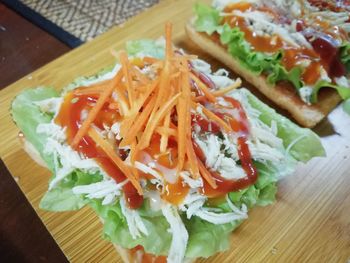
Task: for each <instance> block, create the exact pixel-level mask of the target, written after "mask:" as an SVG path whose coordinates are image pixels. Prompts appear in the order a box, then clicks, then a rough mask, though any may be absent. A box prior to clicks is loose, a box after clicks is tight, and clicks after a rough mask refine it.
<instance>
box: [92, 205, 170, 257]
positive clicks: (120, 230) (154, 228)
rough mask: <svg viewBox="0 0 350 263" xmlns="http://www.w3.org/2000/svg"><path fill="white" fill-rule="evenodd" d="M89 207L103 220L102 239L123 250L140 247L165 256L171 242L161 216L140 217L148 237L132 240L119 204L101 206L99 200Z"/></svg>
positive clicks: (164, 220)
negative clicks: (123, 248) (119, 246)
mask: <svg viewBox="0 0 350 263" xmlns="http://www.w3.org/2000/svg"><path fill="white" fill-rule="evenodd" d="M90 205H91V206H92V208H93V209H94V210H95V212H96V213H97V214H98V215H99V216H100V218H102V219H103V222H104V226H103V234H104V237H105V238H106V239H107V240H109V241H111V242H113V243H116V244H119V245H121V246H122V247H125V248H133V247H135V246H137V245H142V246H143V247H144V249H145V250H146V251H147V252H149V253H152V254H156V255H166V254H167V252H168V250H169V247H170V243H171V240H172V235H171V233H169V232H168V229H169V227H170V226H169V224H168V222H167V221H166V219H165V217H164V216H163V215H159V216H153V217H146V216H141V217H142V219H143V223H144V224H145V226H146V229H147V231H148V233H149V234H148V236H144V235H142V236H141V237H139V238H136V239H133V238H132V236H131V234H130V232H129V228H128V225H127V222H126V219H125V217H124V215H123V214H122V212H121V208H120V205H119V202H117V203H115V204H114V205H102V204H101V201H99V200H91V202H90Z"/></svg>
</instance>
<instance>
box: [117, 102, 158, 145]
mask: <svg viewBox="0 0 350 263" xmlns="http://www.w3.org/2000/svg"><path fill="white" fill-rule="evenodd" d="M154 104H155V98H154V97H153V98H152V99H151V101H150V102H148V104H147V105H146V107H145V108H144V110H143V111H142V112H141V114H140V115H139V117H138V118H137V119H136V120H135V121H134V124H133V126H132V127H131V128H130V129H129V131H128V133H127V134H126V135H125V137H124V138H123V140H122V141H121V143H120V147H124V146H127V145H129V144H130V143H131V142H132V140H133V139H134V138H135V137H136V136H137V134H138V133H139V132H140V130H141V129H142V127H143V126H144V125H145V123H146V122H147V120H148V117H149V115H150V114H151V111H152V109H153V107H154Z"/></svg>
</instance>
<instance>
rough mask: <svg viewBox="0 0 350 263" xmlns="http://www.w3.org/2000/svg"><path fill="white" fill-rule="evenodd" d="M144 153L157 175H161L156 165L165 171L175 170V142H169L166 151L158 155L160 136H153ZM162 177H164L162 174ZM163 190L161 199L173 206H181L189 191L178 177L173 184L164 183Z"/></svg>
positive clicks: (176, 160) (176, 157)
mask: <svg viewBox="0 0 350 263" xmlns="http://www.w3.org/2000/svg"><path fill="white" fill-rule="evenodd" d="M145 152H146V153H147V154H148V155H149V156H151V158H152V159H153V162H154V163H155V164H156V167H155V168H153V169H155V170H156V171H158V172H159V173H161V174H163V173H162V171H161V169H160V168H159V166H158V165H160V166H162V167H165V168H167V169H172V170H173V171H175V170H176V168H177V163H178V155H177V144H176V141H174V140H169V142H168V151H167V152H165V153H160V136H158V135H155V136H153V138H152V143H151V145H150V146H149V147H148V148H147V149H146V150H145ZM141 158H142V157H141ZM163 176H165V175H164V174H163ZM164 188H165V189H163V191H162V192H163V193H162V194H161V198H162V199H164V200H166V201H167V202H169V203H171V204H174V205H179V204H181V203H182V201H183V200H184V199H185V197H186V195H187V194H188V191H189V187H188V186H187V185H186V184H184V183H183V181H182V179H181V178H180V177H179V178H178V179H177V180H176V182H175V183H169V182H167V183H165V185H164Z"/></svg>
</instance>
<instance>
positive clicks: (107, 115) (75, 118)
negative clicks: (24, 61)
mask: <svg viewBox="0 0 350 263" xmlns="http://www.w3.org/2000/svg"><path fill="white" fill-rule="evenodd" d="M96 100H97V99H96V98H94V97H91V96H86V95H80V96H74V93H73V92H70V93H68V94H67V95H66V97H65V98H64V101H63V104H62V106H61V109H60V112H59V114H58V116H57V117H56V119H55V121H56V123H58V124H59V125H60V126H61V127H66V134H67V140H68V143H71V142H72V140H73V138H74V136H75V134H76V133H77V132H78V129H79V127H80V125H81V115H82V112H83V111H84V110H90V109H91V108H92V107H93V104H94V103H95V102H96ZM113 114H114V115H113ZM116 115H117V113H116V111H115V110H110V109H108V107H104V108H102V110H101V114H100V115H99V118H98V120H96V121H95V123H94V124H95V125H96V126H97V127H99V128H103V127H102V126H103V123H108V124H111V118H117V116H116ZM76 150H77V151H78V152H80V153H82V154H83V155H84V156H86V157H87V158H94V159H95V161H96V162H97V163H98V164H99V165H100V166H101V168H102V169H103V170H104V171H105V172H106V173H107V174H108V175H109V176H110V177H112V178H113V179H114V180H115V181H116V182H117V183H122V182H123V181H125V180H126V176H125V175H124V174H123V173H122V172H121V171H120V170H119V168H118V167H117V166H116V165H115V164H114V163H113V162H112V161H111V160H110V159H109V157H108V156H107V155H106V154H105V153H104V152H103V151H102V150H101V149H100V148H99V147H98V146H96V144H95V142H94V141H93V140H92V139H91V138H90V137H89V136H87V135H86V136H84V137H83V139H82V140H81V141H80V143H79V145H78V147H77V149H76ZM124 157H125V156H124ZM123 192H124V196H125V200H126V202H127V204H128V206H129V207H130V208H131V209H137V208H139V207H140V206H141V205H142V203H143V197H142V196H141V195H139V194H138V192H137V190H136V188H135V187H134V186H133V185H132V184H131V183H130V182H128V183H126V184H125V185H124V186H123Z"/></svg>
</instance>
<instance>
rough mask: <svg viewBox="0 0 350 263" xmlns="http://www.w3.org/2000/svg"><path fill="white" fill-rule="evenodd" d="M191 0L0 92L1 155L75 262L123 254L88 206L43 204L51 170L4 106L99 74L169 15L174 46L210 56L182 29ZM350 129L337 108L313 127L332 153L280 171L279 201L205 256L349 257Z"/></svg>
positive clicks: (169, 4)
mask: <svg viewBox="0 0 350 263" xmlns="http://www.w3.org/2000/svg"><path fill="white" fill-rule="evenodd" d="M193 3H194V1H186V0H178V1H175V0H168V1H163V2H162V3H161V4H159V5H158V6H156V7H155V8H152V9H151V10H149V11H147V12H145V13H143V14H141V15H140V16H138V17H136V18H133V19H132V20H131V21H129V22H128V23H126V24H125V25H124V26H123V27H116V28H114V29H112V30H111V31H109V32H107V33H106V34H104V35H102V36H100V37H98V38H97V39H96V40H95V41H93V42H91V43H88V44H86V45H84V46H82V47H80V48H78V49H75V50H74V51H72V52H71V53H69V54H67V55H65V56H63V57H60V58H59V59H57V60H55V61H53V62H52V63H50V64H48V65H46V66H45V67H43V68H41V69H39V70H38V71H36V72H34V73H31V76H30V78H28V77H25V78H22V79H21V80H20V81H18V82H16V83H14V84H13V85H11V86H9V87H8V88H6V89H5V90H3V91H2V92H1V100H2V105H1V111H0V121H1V125H2V126H3V125H5V130H2V131H0V132H1V136H2V138H4V137H5V136H6V137H5V138H6V141H5V142H4V143H3V146H2V147H1V150H0V154H1V157H2V158H3V160H4V163H5V164H6V166H7V167H8V169H9V170H10V172H11V174H12V175H13V176H16V177H19V182H18V184H19V186H20V187H21V189H22V190H23V192H24V193H25V194H26V197H27V198H28V199H29V201H30V202H31V203H32V205H33V207H34V209H35V210H36V212H37V213H38V214H39V216H40V217H41V219H42V220H43V222H44V224H45V225H46V227H47V228H48V229H49V231H50V233H51V234H53V236H54V238H55V240H56V241H57V242H58V244H59V245H60V247H61V248H62V249H63V251H64V253H65V254H66V255H67V256H68V257H69V259H70V260H72V261H74V262H84V261H90V262H91V261H103V262H112V261H113V262H114V261H116V262H120V259H119V257H118V256H117V254H116V253H115V251H114V250H113V247H112V246H111V245H110V244H108V243H107V242H105V241H103V240H101V239H100V231H101V225H100V223H99V222H98V220H97V218H96V216H94V214H93V213H92V212H91V211H90V210H89V209H83V210H82V211H79V212H72V213H56V214H54V213H48V212H44V211H41V210H39V209H38V202H39V200H40V197H41V195H42V194H43V192H44V191H45V189H46V186H47V180H48V178H49V174H48V172H47V171H45V170H44V169H42V168H40V167H38V166H37V165H35V164H34V163H33V162H31V161H30V159H29V158H28V157H27V156H26V154H25V153H23V151H22V150H21V148H20V146H19V144H18V142H17V140H16V128H15V127H14V125H13V124H12V123H11V120H10V118H9V116H8V112H7V108H8V105H9V101H10V100H11V99H12V98H13V96H15V94H17V93H18V92H19V91H20V90H21V89H23V88H24V87H28V86H37V85H39V84H43V85H53V86H55V87H58V88H59V87H63V86H64V85H66V84H68V83H69V82H71V81H72V80H73V79H74V78H75V77H77V76H80V75H89V74H93V73H95V72H96V71H97V70H98V69H100V68H103V67H105V66H107V65H109V64H111V63H113V57H112V56H110V55H109V50H110V48H114V49H121V48H122V47H123V46H124V42H125V41H126V40H129V39H137V38H140V37H152V38H156V37H158V36H159V35H161V34H162V32H163V24H164V22H165V21H167V20H171V22H173V24H174V42H175V44H176V45H178V46H181V47H183V48H185V49H187V50H189V51H192V52H195V53H199V55H201V56H202V55H203V56H204V57H205V58H208V56H205V55H204V54H203V53H201V52H199V51H198V49H197V48H196V47H195V46H193V45H191V44H190V43H189V42H188V40H187V39H186V37H185V35H184V31H183V25H184V23H185V21H186V19H187V18H188V17H189V16H190V15H191V13H192V5H193ZM145 21H147V23H145ZM208 59H209V61H211V62H212V63H213V64H215V65H219V64H218V63H217V62H215V61H214V60H212V59H210V58H208ZM4 106H5V107H4ZM349 128H350V118H349V116H347V115H345V113H343V111H342V110H341V108H339V107H338V108H337V109H336V110H334V111H333V112H332V113H331V114H330V116H329V118H328V119H327V120H325V121H323V122H322V123H321V124H320V125H319V126H318V127H317V128H316V129H315V131H316V132H317V133H318V134H319V135H320V136H321V137H322V142H323V143H324V146H325V148H326V151H327V157H326V158H316V159H314V160H312V161H311V162H310V163H308V164H307V165H300V166H298V168H297V171H296V172H295V174H294V175H293V176H289V177H286V178H283V179H282V180H281V181H280V182H279V192H278V195H277V199H278V202H277V203H276V204H275V205H273V206H268V207H264V208H254V209H253V210H252V211H251V212H250V213H249V219H248V220H246V221H245V222H244V223H243V224H242V225H241V226H240V227H239V228H238V229H237V231H235V233H234V234H233V235H232V247H231V249H230V250H229V251H227V252H225V253H222V254H220V255H217V256H215V257H212V258H210V259H208V260H206V262H234V261H235V262H346V261H347V260H348V259H350V223H349V222H350V220H349V218H350V172H349V171H350V163H349V158H350V134H349ZM28 174H32V177H29V176H28ZM28 233H31V231H27V234H28ZM208 242H210V241H208ZM201 261H202V260H201ZM204 261H205V260H203V262H204Z"/></svg>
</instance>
